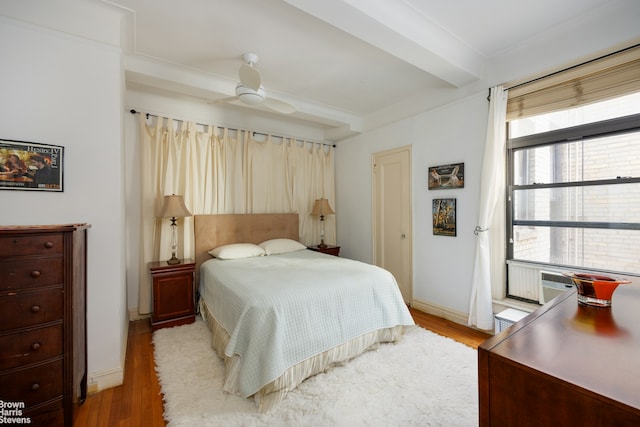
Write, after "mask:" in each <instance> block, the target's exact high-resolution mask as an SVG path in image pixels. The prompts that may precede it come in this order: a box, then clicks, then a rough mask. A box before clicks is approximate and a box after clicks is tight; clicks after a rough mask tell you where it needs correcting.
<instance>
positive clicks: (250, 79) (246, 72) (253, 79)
mask: <svg viewBox="0 0 640 427" xmlns="http://www.w3.org/2000/svg"><path fill="white" fill-rule="evenodd" d="M238 74H240V81H241V82H242V84H243V85H244V86H245V87H248V88H250V89H253V90H258V89H259V88H260V81H261V78H260V71H258V70H257V69H255V68H254V67H252V66H251V65H247V64H242V65H241V66H240V71H239V73H238Z"/></svg>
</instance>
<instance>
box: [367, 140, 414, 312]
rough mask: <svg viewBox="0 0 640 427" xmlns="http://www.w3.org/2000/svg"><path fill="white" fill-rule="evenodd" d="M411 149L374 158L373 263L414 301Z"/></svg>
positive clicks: (407, 299) (404, 148)
mask: <svg viewBox="0 0 640 427" xmlns="http://www.w3.org/2000/svg"><path fill="white" fill-rule="evenodd" d="M412 248H413V245H412V219H411V147H403V148H400V149H397V150H393V151H385V152H382V153H375V154H374V155H373V262H374V264H375V265H377V266H380V267H382V268H385V269H387V270H389V271H390V272H391V273H392V274H393V275H394V277H395V278H396V281H397V282H398V286H399V287H400V292H402V297H403V298H404V301H405V302H406V303H407V304H411V302H412V300H413V263H412Z"/></svg>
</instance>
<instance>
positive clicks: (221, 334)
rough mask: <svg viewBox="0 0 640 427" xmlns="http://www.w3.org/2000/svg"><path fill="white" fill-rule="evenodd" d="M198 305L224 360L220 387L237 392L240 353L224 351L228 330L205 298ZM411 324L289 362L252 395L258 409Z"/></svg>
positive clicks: (394, 337)
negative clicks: (211, 309) (293, 363)
mask: <svg viewBox="0 0 640 427" xmlns="http://www.w3.org/2000/svg"><path fill="white" fill-rule="evenodd" d="M199 305H200V314H201V316H202V318H203V319H204V320H205V323H206V324H207V327H208V328H209V330H210V331H211V347H212V348H213V349H214V350H215V352H216V354H217V355H218V356H219V357H220V358H221V359H222V360H223V361H224V370H225V378H224V384H223V390H224V391H226V392H227V393H232V394H236V395H240V393H239V390H238V371H239V369H240V366H241V360H240V356H239V355H234V356H232V357H229V356H226V355H225V348H226V347H227V344H228V342H229V334H228V333H227V331H225V330H224V328H223V327H222V326H221V325H220V324H219V323H218V322H217V321H216V319H215V318H214V317H213V315H212V314H211V312H210V311H209V308H208V307H207V305H206V303H205V302H204V301H202V300H200V303H199ZM410 327H412V326H404V325H399V326H394V327H391V328H386V329H380V330H377V331H373V332H369V333H367V334H364V335H361V336H360V337H358V338H355V339H353V340H351V341H347V342H346V343H344V344H340V345H338V346H336V347H334V348H331V349H329V350H327V351H324V352H322V353H319V354H317V355H316V356H313V357H310V358H309V359H307V360H304V361H302V362H300V363H297V364H295V365H293V366H291V367H290V368H288V369H287V370H286V371H285V372H284V373H283V374H282V375H281V376H279V377H278V378H276V379H275V380H273V381H271V382H270V383H268V384H266V385H264V386H263V387H262V388H261V389H260V390H259V391H258V392H257V393H255V394H254V395H253V398H254V400H255V402H256V405H257V406H258V409H259V411H260V412H268V411H269V410H270V409H271V408H273V407H275V405H277V404H278V402H280V401H281V400H282V399H284V397H285V396H286V395H287V393H288V392H290V391H291V390H293V389H295V388H296V387H297V386H298V385H299V384H300V383H302V382H303V381H304V380H305V379H307V378H309V377H312V376H314V375H316V374H319V373H321V372H324V371H326V370H327V369H329V368H331V367H332V366H335V365H339V364H340V363H343V362H346V361H348V360H349V359H353V358H354V357H356V356H359V355H360V354H362V353H364V352H366V351H368V350H372V349H375V348H376V347H377V346H378V344H379V343H385V342H394V341H397V340H398V338H399V337H400V336H401V335H402V334H403V333H404V331H405V330H406V329H407V328H410ZM245 397H251V396H245Z"/></svg>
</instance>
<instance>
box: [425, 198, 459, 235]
mask: <svg viewBox="0 0 640 427" xmlns="http://www.w3.org/2000/svg"><path fill="white" fill-rule="evenodd" d="M431 211H432V216H433V234H434V235H436V236H455V235H456V199H433V205H432V209H431Z"/></svg>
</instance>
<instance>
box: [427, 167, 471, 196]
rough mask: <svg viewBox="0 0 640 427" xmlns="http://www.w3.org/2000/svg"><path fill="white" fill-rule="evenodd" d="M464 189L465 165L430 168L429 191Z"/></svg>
mask: <svg viewBox="0 0 640 427" xmlns="http://www.w3.org/2000/svg"><path fill="white" fill-rule="evenodd" d="M463 187H464V163H453V164H451V165H441V166H431V167H430V168H429V190H438V189H441V188H463Z"/></svg>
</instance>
